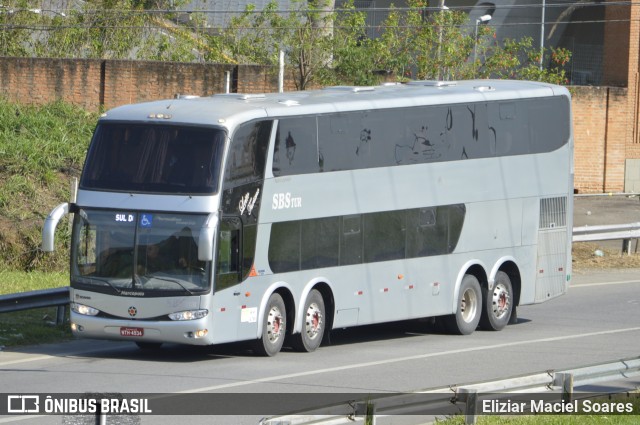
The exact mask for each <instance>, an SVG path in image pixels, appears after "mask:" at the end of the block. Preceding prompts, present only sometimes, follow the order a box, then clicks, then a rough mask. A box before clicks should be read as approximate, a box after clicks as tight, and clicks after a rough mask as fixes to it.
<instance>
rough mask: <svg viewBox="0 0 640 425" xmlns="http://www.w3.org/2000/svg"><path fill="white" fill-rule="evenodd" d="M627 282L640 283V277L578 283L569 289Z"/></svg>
mask: <svg viewBox="0 0 640 425" xmlns="http://www.w3.org/2000/svg"><path fill="white" fill-rule="evenodd" d="M627 283H640V279H636V280H620V281H618V282H595V283H577V284H575V285H572V286H571V287H570V288H569V290H571V289H576V288H584V287H589V286H609V285H624V284H627Z"/></svg>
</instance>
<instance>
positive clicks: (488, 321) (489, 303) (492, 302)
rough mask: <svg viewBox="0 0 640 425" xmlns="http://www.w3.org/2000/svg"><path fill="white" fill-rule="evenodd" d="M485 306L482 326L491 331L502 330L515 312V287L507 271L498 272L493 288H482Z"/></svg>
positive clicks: (481, 321) (481, 320)
mask: <svg viewBox="0 0 640 425" xmlns="http://www.w3.org/2000/svg"><path fill="white" fill-rule="evenodd" d="M482 299H483V305H484V308H483V309H482V317H481V319H480V326H481V327H482V328H483V329H485V330H489V331H500V330H502V329H504V327H505V326H507V325H508V324H509V321H510V320H511V314H512V313H513V288H512V286H511V279H509V275H507V274H506V273H505V272H498V274H496V280H495V282H494V284H493V289H492V290H491V291H489V290H488V289H487V288H482Z"/></svg>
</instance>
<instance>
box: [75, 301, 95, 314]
mask: <svg viewBox="0 0 640 425" xmlns="http://www.w3.org/2000/svg"><path fill="white" fill-rule="evenodd" d="M71 309H72V310H73V311H75V312H76V313H78V314H82V315H84V316H95V315H97V314H98V313H100V310H98V309H95V308H93V307H89V306H87V305H84V304H78V303H71Z"/></svg>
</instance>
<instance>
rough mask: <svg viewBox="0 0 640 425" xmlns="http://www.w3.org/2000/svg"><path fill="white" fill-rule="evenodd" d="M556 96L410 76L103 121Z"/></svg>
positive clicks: (213, 100)
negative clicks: (401, 80)
mask: <svg viewBox="0 0 640 425" xmlns="http://www.w3.org/2000/svg"><path fill="white" fill-rule="evenodd" d="M556 95H564V96H567V97H569V92H568V90H567V89H566V88H564V87H561V86H556V85H552V84H546V83H540V82H531V81H516V80H466V81H457V82H447V81H412V82H409V83H406V84H385V85H380V86H371V87H357V86H337V87H328V88H325V89H320V90H309V91H293V92H283V93H266V94H238V93H231V94H216V95H213V96H209V97H197V96H184V97H178V98H176V99H167V100H160V101H154V102H145V103H139V104H133V105H125V106H120V107H117V108H114V109H112V110H110V111H108V112H107V113H105V114H103V117H102V118H101V120H102V121H104V120H108V121H111V120H115V121H138V122H166V123H184V124H200V125H202V124H204V125H215V126H220V127H226V128H233V127H234V126H235V125H237V124H239V123H242V122H246V121H250V120H254V119H260V118H266V117H273V118H278V117H284V116H292V115H308V114H327V113H336V112H348V111H359V110H371V109H389V108H401V107H411V106H424V105H439V104H459V103H472V102H482V101H492V100H493V101H498V100H508V99H520V98H530V97H549V96H556Z"/></svg>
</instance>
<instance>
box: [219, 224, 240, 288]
mask: <svg viewBox="0 0 640 425" xmlns="http://www.w3.org/2000/svg"><path fill="white" fill-rule="evenodd" d="M240 228H241V224H240V219H237V218H224V219H222V220H221V221H220V232H219V235H218V266H217V275H216V282H215V289H216V290H217V291H219V290H221V289H225V288H228V287H230V286H233V285H236V284H237V283H239V282H240V272H241V270H240V267H241V265H240Z"/></svg>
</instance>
